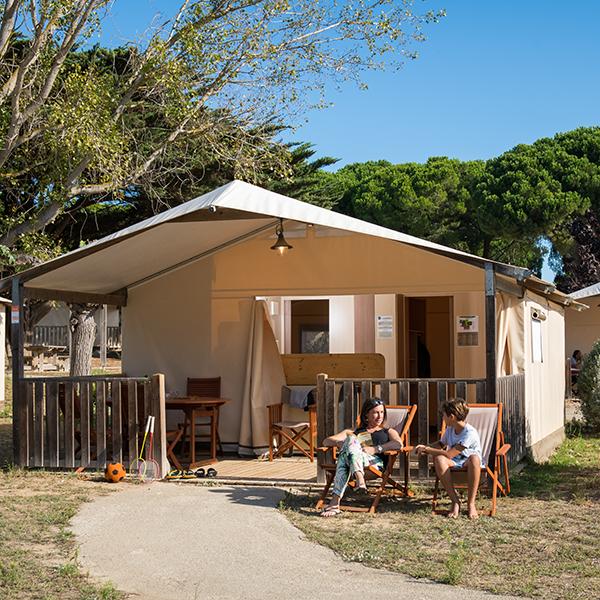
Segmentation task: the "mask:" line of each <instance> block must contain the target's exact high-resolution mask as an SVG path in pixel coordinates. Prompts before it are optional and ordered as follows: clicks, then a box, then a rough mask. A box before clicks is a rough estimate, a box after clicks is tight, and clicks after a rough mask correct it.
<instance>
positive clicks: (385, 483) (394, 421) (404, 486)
mask: <svg viewBox="0 0 600 600" xmlns="http://www.w3.org/2000/svg"><path fill="white" fill-rule="evenodd" d="M386 412H387V426H388V427H390V428H392V429H395V430H396V431H397V432H398V434H399V435H400V440H401V441H402V446H403V447H402V449H401V450H387V451H386V452H385V455H386V456H387V465H386V467H385V469H384V470H383V471H380V470H379V469H377V467H375V466H373V465H369V466H368V467H365V480H366V483H367V488H368V490H369V492H370V494H371V495H372V498H373V499H372V501H371V505H370V506H368V507H358V506H349V505H344V504H342V503H340V509H341V510H348V511H353V512H367V513H370V514H374V513H375V512H376V510H377V507H378V506H379V502H380V500H381V497H382V495H383V494H384V493H385V494H387V495H398V496H405V497H409V496H413V495H414V494H413V493H412V492H411V491H410V490H409V489H408V481H409V458H408V457H409V454H410V452H411V451H412V449H413V447H412V446H411V445H410V442H409V431H410V425H411V423H412V421H413V419H414V418H415V413H416V412H417V406H416V404H415V405H413V406H401V405H390V406H386ZM317 450H319V451H322V452H326V453H328V454H330V457H331V458H330V460H329V462H326V463H325V464H323V465H322V468H323V470H324V471H325V476H326V483H325V487H324V489H323V493H322V494H321V496H320V498H319V500H318V501H317V505H316V508H317V510H320V509H321V508H322V507H323V506H324V504H325V500H326V498H327V495H328V493H329V488H330V487H331V484H332V483H333V479H334V477H335V469H336V463H335V455H336V450H337V448H317ZM400 455H403V456H404V483H399V482H398V481H396V480H395V479H394V478H393V477H392V472H393V469H394V465H395V464H396V458H397V457H398V456H400ZM374 479H381V481H380V482H379V484H378V485H376V486H370V485H369V483H370V482H372V481H373V480H374ZM350 485H352V483H351V484H350Z"/></svg>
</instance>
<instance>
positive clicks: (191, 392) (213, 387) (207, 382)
mask: <svg viewBox="0 0 600 600" xmlns="http://www.w3.org/2000/svg"><path fill="white" fill-rule="evenodd" d="M186 394H187V395H188V396H200V397H204V398H220V397H221V378H220V377H188V378H187V388H186ZM195 416H196V417H206V418H207V419H208V422H207V423H196V426H198V427H208V428H209V432H210V433H209V434H208V435H202V436H198V437H203V438H205V439H206V438H207V437H208V438H209V439H211V438H212V435H213V432H216V433H214V435H216V442H217V447H218V449H219V452H220V453H221V454H223V446H222V445H221V438H220V436H219V411H218V410H214V409H208V410H206V411H204V412H202V411H199V410H196V411H195ZM213 419H215V422H214V423H213ZM188 425H190V424H189V423H188V422H187V420H186V423H185V425H184V433H185V432H187V427H188ZM192 426H193V425H190V427H192ZM211 444H212V439H211Z"/></svg>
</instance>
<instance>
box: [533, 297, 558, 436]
mask: <svg viewBox="0 0 600 600" xmlns="http://www.w3.org/2000/svg"><path fill="white" fill-rule="evenodd" d="M533 308H535V309H537V310H539V311H542V312H543V313H544V314H545V315H546V319H545V320H544V321H542V322H541V330H542V359H543V360H542V362H533V357H532V328H531V320H532V319H531V310H532V309H533ZM524 321H525V323H524V324H525V332H524V333H525V335H524V339H525V415H526V418H527V427H526V435H527V446H532V445H534V444H536V443H537V442H539V441H541V440H543V439H544V438H546V437H548V436H551V435H552V434H553V433H555V432H556V431H557V430H559V429H561V428H562V427H563V425H564V398H565V375H564V372H565V371H564V355H565V341H564V310H563V309H562V308H561V307H560V306H558V305H556V304H553V303H549V302H547V300H546V299H545V298H543V297H541V296H537V295H535V294H532V293H530V292H528V293H527V295H526V298H525V319H524Z"/></svg>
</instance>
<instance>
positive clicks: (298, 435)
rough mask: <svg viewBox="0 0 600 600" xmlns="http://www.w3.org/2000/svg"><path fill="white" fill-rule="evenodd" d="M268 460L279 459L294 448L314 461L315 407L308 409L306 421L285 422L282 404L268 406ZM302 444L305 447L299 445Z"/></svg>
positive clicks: (314, 405)
mask: <svg viewBox="0 0 600 600" xmlns="http://www.w3.org/2000/svg"><path fill="white" fill-rule="evenodd" d="M267 408H268V409H269V460H270V461H272V460H273V459H274V458H281V457H282V456H283V455H284V454H285V453H286V452H289V451H290V450H293V449H294V448H296V449H297V450H299V451H300V452H301V453H302V454H304V456H306V457H307V458H309V459H310V462H314V460H315V438H316V437H317V405H316V404H311V405H309V407H308V420H306V421H285V420H284V419H283V403H279V404H269V405H268V406H267ZM301 442H302V443H304V444H305V446H306V447H304V446H302V445H300V443H301Z"/></svg>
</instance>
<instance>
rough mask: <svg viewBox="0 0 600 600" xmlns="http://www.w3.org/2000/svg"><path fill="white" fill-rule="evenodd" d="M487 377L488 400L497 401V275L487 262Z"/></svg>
mask: <svg viewBox="0 0 600 600" xmlns="http://www.w3.org/2000/svg"><path fill="white" fill-rule="evenodd" d="M485 379H486V386H485V391H486V402H488V403H489V404H494V403H495V402H496V275H495V273H494V265H493V264H492V263H489V262H486V263H485Z"/></svg>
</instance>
